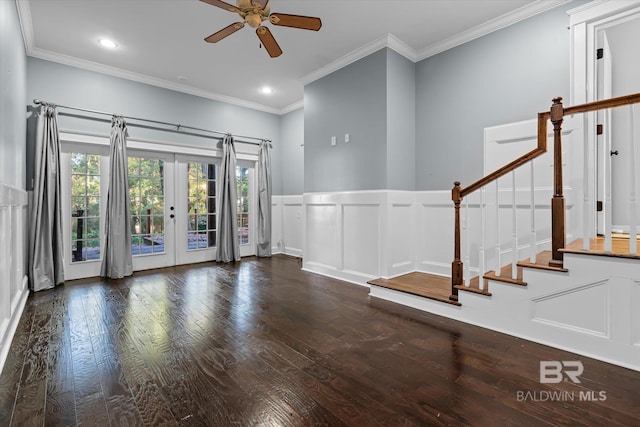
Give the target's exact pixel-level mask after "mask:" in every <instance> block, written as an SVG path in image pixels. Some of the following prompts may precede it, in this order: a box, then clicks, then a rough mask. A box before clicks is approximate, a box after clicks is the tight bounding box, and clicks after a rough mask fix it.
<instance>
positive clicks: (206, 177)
mask: <svg viewBox="0 0 640 427" xmlns="http://www.w3.org/2000/svg"><path fill="white" fill-rule="evenodd" d="M188 181H189V183H188V185H189V188H188V215H189V221H188V230H187V250H197V249H205V248H212V247H214V246H215V245H216V166H215V165H213V164H210V163H200V162H189V164H188Z"/></svg>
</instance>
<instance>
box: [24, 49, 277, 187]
mask: <svg viewBox="0 0 640 427" xmlns="http://www.w3.org/2000/svg"><path fill="white" fill-rule="evenodd" d="M27 76H28V79H27V82H28V85H27V95H28V96H27V99H28V100H29V101H28V102H29V103H31V101H32V100H33V99H34V98H38V99H42V100H45V101H50V102H54V103H57V104H62V105H69V106H77V107H81V108H87V109H91V110H98V111H105V112H109V113H117V114H123V115H126V116H133V117H141V118H146V119H152V120H159V121H166V122H170V123H180V124H183V125H189V126H194V127H199V128H205V129H214V130H219V131H222V132H231V133H234V134H239V135H248V136H255V137H260V138H267V139H271V140H273V147H274V148H273V151H272V169H273V175H272V179H273V187H274V188H273V194H281V192H282V177H281V162H280V152H281V148H280V146H279V144H280V142H279V140H278V139H279V137H280V117H279V116H278V115H275V114H269V113H265V112H261V111H257V110H252V109H248V108H243V107H238V106H235V105H230V104H226V103H222V102H217V101H212V100H209V99H205V98H201V97H197V96H193V95H188V94H184V93H180V92H175V91H171V90H167V89H163V88H159V87H155V86H150V85H146V84H142V83H138V82H133V81H130V80H125V79H120V78H117V77H112V76H108V75H105V74H101V73H96V72H92V71H86V70H82V69H79V68H74V67H69V66H66V65H61V64H58V63H54V62H49V61H44V60H41V59H35V58H28V61H27ZM22 108H24V106H23V107H22ZM23 111H24V110H23ZM61 111H63V110H61ZM32 123H33V119H30V123H29V129H30V130H31V129H32V128H33V127H32ZM59 127H60V129H61V130H66V131H83V132H93V133H101V134H105V135H107V134H109V131H110V124H109V123H105V122H99V121H93V120H86V119H75V118H70V117H65V116H60V118H59ZM30 134H31V132H30ZM129 134H130V138H133V139H135V138H141V139H153V140H160V141H176V142H182V143H186V142H188V143H191V144H194V145H198V146H213V144H216V141H214V140H211V139H204V138H195V137H189V136H185V135H178V134H175V133H169V132H159V131H152V130H147V129H142V128H138V127H133V126H131V127H130V128H129ZM28 141H30V142H31V141H32V138H31V137H28ZM31 152H32V150H31V147H30V146H29V153H28V155H29V157H31V156H30V154H31ZM29 169H30V170H29V171H28V174H29V173H30V172H31V167H29Z"/></svg>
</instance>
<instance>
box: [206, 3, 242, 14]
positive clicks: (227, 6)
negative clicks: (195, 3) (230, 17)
mask: <svg viewBox="0 0 640 427" xmlns="http://www.w3.org/2000/svg"><path fill="white" fill-rule="evenodd" d="M200 1H203V2H205V3H207V4H210V5H211V6H216V7H219V8H220V9H224V10H228V11H229V12H235V13H242V11H241V10H240V9H238V8H237V7H236V6H234V5H232V4H229V3H225V2H223V1H221V0H200Z"/></svg>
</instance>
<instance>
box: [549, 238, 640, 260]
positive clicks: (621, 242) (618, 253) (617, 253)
mask: <svg viewBox="0 0 640 427" xmlns="http://www.w3.org/2000/svg"><path fill="white" fill-rule="evenodd" d="M638 247H639V248H640V239H638ZM560 252H564V253H569V254H582V255H597V256H608V257H616V258H630V259H640V254H637V253H636V254H632V253H629V237H612V239H611V252H606V251H605V250H604V237H601V236H598V237H596V238H595V239H591V241H590V242H589V249H582V239H577V240H575V241H573V242H571V243H570V244H568V245H567V246H566V247H565V248H564V249H560Z"/></svg>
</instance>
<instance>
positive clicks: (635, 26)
mask: <svg viewBox="0 0 640 427" xmlns="http://www.w3.org/2000/svg"><path fill="white" fill-rule="evenodd" d="M638 40H640V14H636V15H634V16H631V17H627V18H625V19H624V20H622V21H620V22H617V23H615V24H613V25H611V26H609V27H608V28H606V29H604V30H602V31H601V34H599V42H600V47H601V48H602V49H603V58H602V59H601V60H599V64H598V97H599V99H606V98H610V97H616V96H623V95H628V94H632V93H639V92H640V79H639V78H638V76H640V55H638V53H637V52H638V50H637V41H638ZM638 109H639V108H638V107H636V110H638ZM636 113H637V112H636ZM638 119H640V117H638V114H636V118H635V120H636V121H637V120H638ZM600 120H601V121H599V123H602V124H603V125H604V133H603V135H602V136H601V138H598V140H599V141H598V144H599V148H598V153H599V155H598V172H599V173H598V193H599V194H598V200H604V205H605V206H604V212H600V213H599V215H598V232H599V233H601V234H604V232H605V229H606V228H609V230H611V231H612V232H614V233H615V232H623V233H628V232H629V224H630V218H629V212H630V209H629V200H630V191H631V182H630V181H629V177H630V176H631V174H630V172H631V168H633V167H634V166H633V163H634V162H633V161H632V159H631V158H630V153H631V152H632V150H631V143H632V141H631V138H630V125H631V119H630V114H629V108H628V107H621V108H616V109H612V110H610V111H608V112H604V113H602V114H601V116H600ZM636 150H637V147H636ZM636 178H637V177H636ZM636 186H637V183H636ZM638 221H640V218H637V219H636V223H637V222H638Z"/></svg>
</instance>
